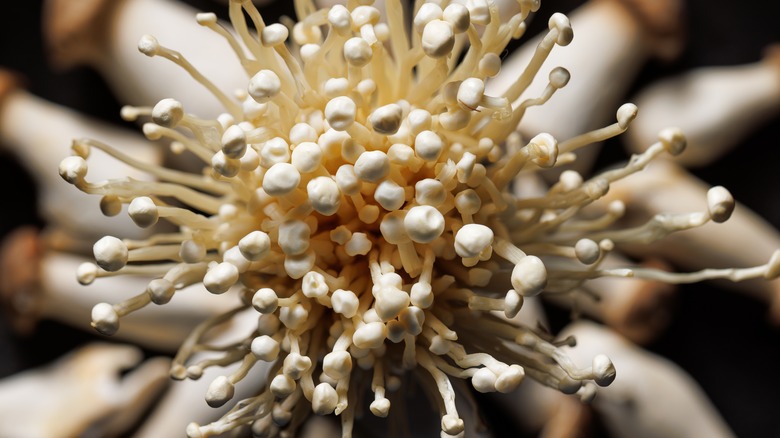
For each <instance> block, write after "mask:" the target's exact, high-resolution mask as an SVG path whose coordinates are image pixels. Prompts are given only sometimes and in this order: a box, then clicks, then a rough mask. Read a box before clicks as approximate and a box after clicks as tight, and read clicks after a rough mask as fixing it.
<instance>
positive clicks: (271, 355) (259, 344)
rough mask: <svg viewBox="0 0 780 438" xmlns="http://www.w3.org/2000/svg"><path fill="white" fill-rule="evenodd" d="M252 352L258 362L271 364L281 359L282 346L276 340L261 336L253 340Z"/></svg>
mask: <svg viewBox="0 0 780 438" xmlns="http://www.w3.org/2000/svg"><path fill="white" fill-rule="evenodd" d="M251 350H252V354H254V355H255V357H256V358H257V359H258V360H263V361H266V362H271V361H274V360H276V358H277V357H279V351H280V346H279V342H277V341H276V340H275V339H274V338H272V337H270V336H268V335H261V336H258V337H256V338H254V339H252V345H251Z"/></svg>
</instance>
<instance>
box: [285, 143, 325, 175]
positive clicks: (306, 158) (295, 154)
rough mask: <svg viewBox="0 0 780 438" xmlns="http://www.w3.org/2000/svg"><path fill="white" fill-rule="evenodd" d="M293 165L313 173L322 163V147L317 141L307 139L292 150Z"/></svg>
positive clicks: (300, 170)
mask: <svg viewBox="0 0 780 438" xmlns="http://www.w3.org/2000/svg"><path fill="white" fill-rule="evenodd" d="M291 162H292V165H293V166H295V168H296V169H298V171H299V172H301V173H311V172H314V171H315V170H317V169H318V168H319V167H320V164H321V163H322V148H320V145H318V144H317V143H314V142H311V141H305V142H303V143H299V144H298V146H296V147H295V149H293V151H292V157H291Z"/></svg>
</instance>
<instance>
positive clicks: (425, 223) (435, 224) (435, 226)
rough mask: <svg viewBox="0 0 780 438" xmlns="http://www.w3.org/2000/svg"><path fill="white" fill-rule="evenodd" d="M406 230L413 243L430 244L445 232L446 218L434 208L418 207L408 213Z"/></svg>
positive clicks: (405, 224)
mask: <svg viewBox="0 0 780 438" xmlns="http://www.w3.org/2000/svg"><path fill="white" fill-rule="evenodd" d="M404 228H405V229H406V234H408V235H409V238H410V239H412V240H413V241H415V242H417V243H430V242H432V241H433V240H435V239H436V238H437V237H439V236H441V233H443V232H444V216H443V215H442V214H441V212H440V211H439V210H437V209H435V208H434V207H431V206H429V205H418V206H415V207H412V208H410V209H409V211H408V212H407V213H406V216H405V217H404Z"/></svg>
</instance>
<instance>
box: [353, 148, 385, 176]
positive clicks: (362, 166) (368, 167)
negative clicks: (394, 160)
mask: <svg viewBox="0 0 780 438" xmlns="http://www.w3.org/2000/svg"><path fill="white" fill-rule="evenodd" d="M354 170H355V174H356V175H357V177H358V178H360V179H362V180H363V181H368V182H378V181H379V180H381V179H383V178H384V177H386V176H387V174H388V172H390V159H389V158H387V154H385V153H384V152H382V151H369V152H364V153H362V154H360V157H359V158H358V159H357V161H356V162H355V166H354Z"/></svg>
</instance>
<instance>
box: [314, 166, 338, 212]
mask: <svg viewBox="0 0 780 438" xmlns="http://www.w3.org/2000/svg"><path fill="white" fill-rule="evenodd" d="M306 193H307V194H308V196H309V202H310V203H311V206H312V208H313V209H314V210H315V211H317V212H318V213H320V214H323V215H325V216H331V215H333V214H335V213H336V212H337V211H338V209H339V206H340V205H341V191H340V190H339V186H338V183H336V181H334V180H333V178H331V177H327V176H318V177H316V178H313V179H312V180H311V181H309V183H308V184H306Z"/></svg>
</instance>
